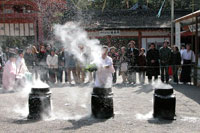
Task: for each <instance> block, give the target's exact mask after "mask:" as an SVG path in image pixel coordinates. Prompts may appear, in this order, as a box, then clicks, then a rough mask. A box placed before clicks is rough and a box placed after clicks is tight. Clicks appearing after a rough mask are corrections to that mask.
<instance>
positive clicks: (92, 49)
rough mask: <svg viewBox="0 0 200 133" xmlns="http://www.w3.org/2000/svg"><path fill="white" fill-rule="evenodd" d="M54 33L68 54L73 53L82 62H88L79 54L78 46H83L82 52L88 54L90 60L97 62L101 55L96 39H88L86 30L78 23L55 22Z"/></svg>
mask: <svg viewBox="0 0 200 133" xmlns="http://www.w3.org/2000/svg"><path fill="white" fill-rule="evenodd" d="M54 34H55V36H56V38H57V39H58V40H60V41H61V43H62V45H63V46H64V48H65V49H67V51H68V52H69V53H70V54H73V55H74V56H75V57H76V58H77V59H78V60H79V61H80V62H82V63H83V64H88V61H86V60H85V59H84V58H83V56H81V50H80V48H79V47H80V46H81V47H84V52H85V53H86V54H87V55H88V57H89V60H90V62H95V63H97V64H98V62H99V57H100V56H101V53H102V52H101V46H100V42H99V40H97V39H89V37H88V34H87V32H86V31H85V30H84V29H83V28H81V27H80V24H79V23H75V22H68V23H66V24H64V25H60V24H56V25H55V26H54Z"/></svg>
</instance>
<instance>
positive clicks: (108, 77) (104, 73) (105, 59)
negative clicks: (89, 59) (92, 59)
mask: <svg viewBox="0 0 200 133" xmlns="http://www.w3.org/2000/svg"><path fill="white" fill-rule="evenodd" d="M97 67H98V70H97V71H96V76H95V87H97V88H111V87H112V80H113V79H112V78H113V77H112V74H113V73H114V72H115V69H114V67H113V60H112V58H111V57H109V56H108V47H107V46H103V48H102V56H101V57H100V59H99V62H98V65H97Z"/></svg>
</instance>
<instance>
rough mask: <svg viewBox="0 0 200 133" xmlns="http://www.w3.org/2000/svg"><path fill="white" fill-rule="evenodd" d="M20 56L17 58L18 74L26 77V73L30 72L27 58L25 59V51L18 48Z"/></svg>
mask: <svg viewBox="0 0 200 133" xmlns="http://www.w3.org/2000/svg"><path fill="white" fill-rule="evenodd" d="M18 54H19V56H18V58H17V60H16V67H17V76H19V77H24V76H25V73H26V72H28V68H27V66H26V63H25V60H24V53H23V50H21V49H20V50H18Z"/></svg>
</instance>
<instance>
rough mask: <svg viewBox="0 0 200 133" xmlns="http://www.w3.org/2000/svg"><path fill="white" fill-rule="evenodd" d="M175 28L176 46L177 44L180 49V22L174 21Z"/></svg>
mask: <svg viewBox="0 0 200 133" xmlns="http://www.w3.org/2000/svg"><path fill="white" fill-rule="evenodd" d="M175 28H176V41H175V42H176V46H178V48H179V49H180V47H181V25H180V23H179V22H178V23H176V24H175Z"/></svg>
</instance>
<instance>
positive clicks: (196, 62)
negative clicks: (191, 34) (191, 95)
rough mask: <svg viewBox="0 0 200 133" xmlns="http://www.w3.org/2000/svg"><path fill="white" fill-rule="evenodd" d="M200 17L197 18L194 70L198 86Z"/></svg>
mask: <svg viewBox="0 0 200 133" xmlns="http://www.w3.org/2000/svg"><path fill="white" fill-rule="evenodd" d="M198 23H199V22H198V16H196V33H195V69H194V85H195V86H197V84H198V83H197V81H198V79H197V78H198V59H199V35H198V32H199V31H198V29H199V28H198Z"/></svg>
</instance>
